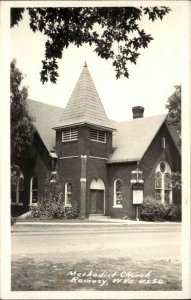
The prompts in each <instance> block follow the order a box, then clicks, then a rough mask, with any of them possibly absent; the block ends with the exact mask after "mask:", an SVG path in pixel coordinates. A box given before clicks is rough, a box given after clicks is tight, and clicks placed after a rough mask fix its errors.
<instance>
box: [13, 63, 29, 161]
mask: <svg viewBox="0 0 191 300" xmlns="http://www.w3.org/2000/svg"><path fill="white" fill-rule="evenodd" d="M23 78H24V77H23V74H22V73H21V72H20V71H19V69H18V68H17V67H16V61H15V60H13V61H12V62H11V72H10V88H11V95H10V97H11V99H10V100H11V158H12V163H16V162H17V160H18V159H20V158H21V156H22V155H23V153H24V152H25V150H26V148H27V146H29V145H30V144H31V143H32V141H33V134H34V127H33V124H32V122H33V118H32V117H31V116H30V114H29V112H28V108H27V97H28V91H27V88H26V87H24V86H22V80H23Z"/></svg>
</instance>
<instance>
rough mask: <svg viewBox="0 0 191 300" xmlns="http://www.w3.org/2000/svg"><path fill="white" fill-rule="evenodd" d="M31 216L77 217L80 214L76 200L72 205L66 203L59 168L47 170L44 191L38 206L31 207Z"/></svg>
mask: <svg viewBox="0 0 191 300" xmlns="http://www.w3.org/2000/svg"><path fill="white" fill-rule="evenodd" d="M31 216H32V217H33V218H40V219H64V218H66V219H75V218H77V217H78V216H79V208H78V204H77V202H76V201H72V203H71V206H66V205H65V203H64V199H63V194H62V190H61V184H60V179H59V175H58V169H56V171H54V172H47V176H46V182H45V188H44V193H43V195H42V196H41V197H40V198H39V199H38V203H37V206H34V207H32V208H31Z"/></svg>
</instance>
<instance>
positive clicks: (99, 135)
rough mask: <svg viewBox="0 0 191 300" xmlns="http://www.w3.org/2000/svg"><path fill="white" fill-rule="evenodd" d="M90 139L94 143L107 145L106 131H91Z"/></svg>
mask: <svg viewBox="0 0 191 300" xmlns="http://www.w3.org/2000/svg"><path fill="white" fill-rule="evenodd" d="M90 139H91V140H92V141H96V142H102V143H105V142H106V133H105V131H99V130H95V129H91V131H90Z"/></svg>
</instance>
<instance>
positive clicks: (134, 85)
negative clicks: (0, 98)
mask: <svg viewBox="0 0 191 300" xmlns="http://www.w3.org/2000/svg"><path fill="white" fill-rule="evenodd" d="M169 4H170V5H169ZM168 6H169V7H170V8H171V9H172V11H171V12H170V13H169V14H167V15H166V16H165V17H164V19H163V20H162V21H160V20H158V21H155V22H152V21H149V20H148V19H147V18H144V19H143V20H142V22H141V26H142V27H143V28H144V30H145V31H146V32H148V33H150V34H151V35H152V37H153V38H154V40H153V41H151V43H150V44H149V46H148V48H146V49H144V50H143V51H141V55H140V57H139V58H138V61H137V64H136V65H132V64H130V65H129V73H130V77H129V79H126V78H121V79H118V80H117V79H116V77H115V71H114V68H113V67H112V61H109V60H103V59H101V58H99V57H98V56H97V54H96V53H95V52H94V51H93V48H92V47H90V46H82V47H80V48H76V47H75V46H73V45H70V46H69V47H68V49H67V50H64V51H63V57H62V59H61V60H60V61H59V78H58V80H57V83H56V84H53V83H50V82H49V83H45V84H42V83H41V82H40V74H39V73H40V71H41V60H42V59H43V58H44V43H45V41H46V37H45V36H43V35H42V34H41V33H33V32H32V30H30V28H29V23H28V16H27V14H25V15H24V18H23V20H22V21H21V22H20V23H19V25H18V26H15V27H14V28H12V29H11V59H13V58H16V60H17V67H18V68H19V69H20V70H21V71H22V72H23V73H24V74H25V79H24V84H25V85H26V86H27V87H28V90H29V98H30V99H33V100H36V101H40V102H44V103H48V104H51V105H56V106H61V107H65V106H66V104H67V102H68V100H69V98H70V95H71V93H72V91H73V89H74V87H75V84H76V83H77V80H78V78H79V76H80V73H81V71H82V69H83V65H84V62H85V60H86V62H87V65H88V69H89V71H90V74H91V77H92V79H93V81H94V84H95V86H96V89H97V91H98V94H99V96H100V99H101V101H102V103H103V105H104V108H105V110H106V113H107V115H108V117H109V118H110V119H113V120H117V121H120V120H121V121H123V120H128V119H131V118H132V107H133V106H136V105H141V106H143V107H144V108H145V113H144V115H145V116H152V115H157V114H163V113H167V110H166V108H165V104H166V102H167V99H168V97H169V96H170V95H171V94H172V93H173V91H174V86H175V85H177V84H182V81H183V77H184V74H183V73H184V69H183V60H184V39H185V35H184V34H182V33H183V32H185V22H184V20H185V17H186V7H184V5H183V6H181V5H180V4H179V3H178V2H174V1H173V2H172V4H171V3H168Z"/></svg>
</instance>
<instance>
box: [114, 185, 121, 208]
mask: <svg viewBox="0 0 191 300" xmlns="http://www.w3.org/2000/svg"><path fill="white" fill-rule="evenodd" d="M114 185H115V186H114V190H115V195H114V200H115V203H114V205H122V183H121V180H120V179H117V180H116V181H115V183H114Z"/></svg>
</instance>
